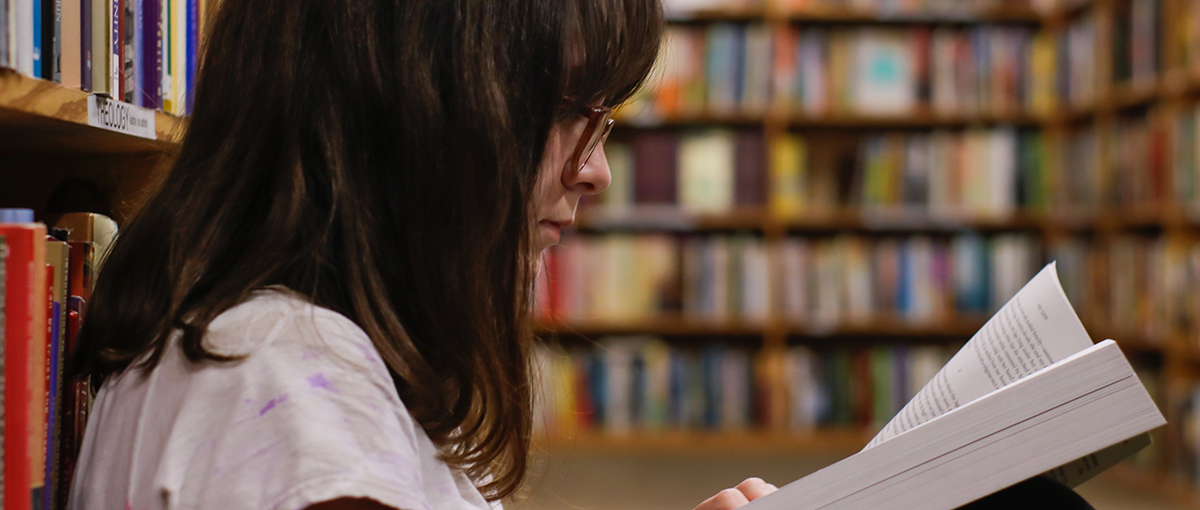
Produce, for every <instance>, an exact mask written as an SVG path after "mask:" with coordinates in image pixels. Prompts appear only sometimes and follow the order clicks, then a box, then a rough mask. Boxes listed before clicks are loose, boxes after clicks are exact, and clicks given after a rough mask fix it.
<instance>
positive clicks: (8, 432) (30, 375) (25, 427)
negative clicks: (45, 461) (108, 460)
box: [0, 224, 47, 510]
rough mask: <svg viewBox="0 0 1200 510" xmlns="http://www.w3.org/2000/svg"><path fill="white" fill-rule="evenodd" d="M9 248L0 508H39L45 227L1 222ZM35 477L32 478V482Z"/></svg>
mask: <svg viewBox="0 0 1200 510" xmlns="http://www.w3.org/2000/svg"><path fill="white" fill-rule="evenodd" d="M0 235H2V236H4V237H5V240H6V243H7V245H8V248H9V257H8V280H7V282H6V285H7V288H6V295H5V356H6V359H7V360H19V361H18V362H15V363H5V366H4V380H5V386H4V404H5V405H4V407H5V411H4V418H3V419H4V432H5V434H4V470H5V472H4V508H7V509H31V510H41V508H40V507H35V506H33V500H32V496H33V494H34V493H33V491H32V490H31V489H33V488H35V487H38V486H41V479H40V478H41V477H40V476H36V477H35V475H34V474H35V473H36V474H37V475H40V474H41V473H42V470H41V469H39V466H38V464H40V462H42V461H41V460H40V459H42V455H41V450H42V446H43V445H42V437H43V436H42V435H41V434H39V432H41V429H40V428H39V427H37V423H36V421H37V416H39V415H40V414H41V411H42V403H41V401H40V393H39V391H40V389H41V388H40V386H41V383H42V381H44V377H40V375H41V372H42V370H43V368H42V367H43V365H44V363H43V362H44V359H43V358H44V353H39V351H41V348H42V347H43V346H44V345H45V342H46V325H47V322H46V316H45V314H46V294H45V293H46V285H45V281H44V279H45V278H46V243H45V239H46V228H45V226H43V225H40V224H0ZM35 396H37V397H38V398H35ZM35 478H36V479H37V480H36V481H35Z"/></svg>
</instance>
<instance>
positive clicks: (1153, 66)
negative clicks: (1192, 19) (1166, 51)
mask: <svg viewBox="0 0 1200 510" xmlns="http://www.w3.org/2000/svg"><path fill="white" fill-rule="evenodd" d="M1177 3H1179V4H1189V3H1191V2H1186V1H1185V2H1177ZM1113 8H1114V12H1113V39H1112V73H1113V76H1112V81H1113V83H1128V82H1132V83H1147V82H1149V81H1152V80H1154V78H1155V76H1157V74H1158V71H1159V68H1160V67H1161V63H1162V60H1161V59H1162V52H1161V50H1160V48H1161V47H1162V32H1163V30H1162V29H1163V26H1164V24H1163V23H1162V21H1163V20H1162V15H1163V10H1162V2H1161V1H1160V0H1119V1H1117V2H1114V3H1113Z"/></svg>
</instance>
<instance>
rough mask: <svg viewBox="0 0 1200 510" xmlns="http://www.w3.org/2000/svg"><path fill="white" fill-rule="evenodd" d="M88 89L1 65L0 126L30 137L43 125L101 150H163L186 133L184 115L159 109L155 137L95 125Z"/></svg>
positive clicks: (71, 143)
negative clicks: (25, 73)
mask: <svg viewBox="0 0 1200 510" xmlns="http://www.w3.org/2000/svg"><path fill="white" fill-rule="evenodd" d="M89 95H90V94H89V93H87V92H84V91H82V90H75V89H69V88H67V87H63V86H62V85H58V84H56V83H53V82H50V81H46V80H41V79H38V78H32V77H29V76H25V75H22V74H20V73H18V72H16V71H15V70H13V69H9V68H0V128H3V127H12V128H16V131H17V132H18V135H28V136H30V137H36V136H37V132H38V131H45V132H46V133H47V134H49V135H52V136H53V137H54V138H56V140H55V141H56V142H60V144H61V146H65V147H66V148H67V149H68V150H73V151H81V152H99V153H142V152H162V151H166V150H169V149H170V148H171V147H172V146H173V145H174V144H175V143H176V142H177V141H178V139H179V136H180V135H181V134H182V133H181V131H182V129H183V126H184V124H185V121H184V120H183V119H180V118H177V117H175V116H173V115H169V114H166V113H163V112H161V111H159V112H155V120H154V122H155V128H156V132H157V133H156V134H157V137H158V139H157V140H147V139H142V138H137V137H133V136H129V135H124V134H120V133H115V132H112V131H106V130H102V129H99V128H94V127H91V126H89V125H88V118H87V117H88V106H87V101H88V96H89ZM19 138H24V137H19ZM42 143H45V142H44V141H43V142H42Z"/></svg>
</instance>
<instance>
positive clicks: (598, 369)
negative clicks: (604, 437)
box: [588, 352, 608, 427]
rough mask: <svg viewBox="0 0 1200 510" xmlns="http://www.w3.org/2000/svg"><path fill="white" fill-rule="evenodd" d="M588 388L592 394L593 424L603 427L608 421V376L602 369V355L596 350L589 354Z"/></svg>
mask: <svg viewBox="0 0 1200 510" xmlns="http://www.w3.org/2000/svg"><path fill="white" fill-rule="evenodd" d="M589 358H590V363H589V365H588V389H589V390H590V392H589V393H591V394H592V412H593V413H595V421H594V423H595V425H596V426H597V427H603V426H604V424H605V423H607V422H608V413H606V412H605V410H606V409H608V389H607V388H608V377H606V375H607V374H606V373H605V371H604V357H603V356H601V355H600V354H599V353H597V352H592V353H591V355H590V356H589Z"/></svg>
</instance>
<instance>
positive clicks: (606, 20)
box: [564, 0, 663, 110]
mask: <svg viewBox="0 0 1200 510" xmlns="http://www.w3.org/2000/svg"><path fill="white" fill-rule="evenodd" d="M575 4H576V8H577V9H578V13H577V14H578V15H577V16H574V20H575V22H574V24H573V26H572V27H571V28H570V32H571V33H569V34H568V37H567V40H568V41H569V44H568V48H569V50H568V51H567V52H566V53H567V54H566V58H567V60H568V63H567V65H566V67H565V68H566V69H567V80H566V85H565V87H564V89H565V94H564V95H565V97H570V98H574V99H575V100H576V101H575V104H574V105H571V106H572V108H573V109H575V110H578V109H579V108H583V107H586V106H591V105H595V104H597V103H602V104H604V105H605V106H617V105H620V104H621V103H624V102H625V101H626V100H627V99H629V97H630V96H632V95H633V93H634V92H635V91H637V89H638V88H639V87H640V86H641V85H642V83H643V82H644V81H645V80H646V77H647V76H649V74H650V71H651V69H652V68H653V67H654V61H655V59H656V58H657V56H658V50H659V45H660V43H661V42H662V34H663V10H662V5H661V4H660V3H659V0H584V1H580V2H575Z"/></svg>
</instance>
